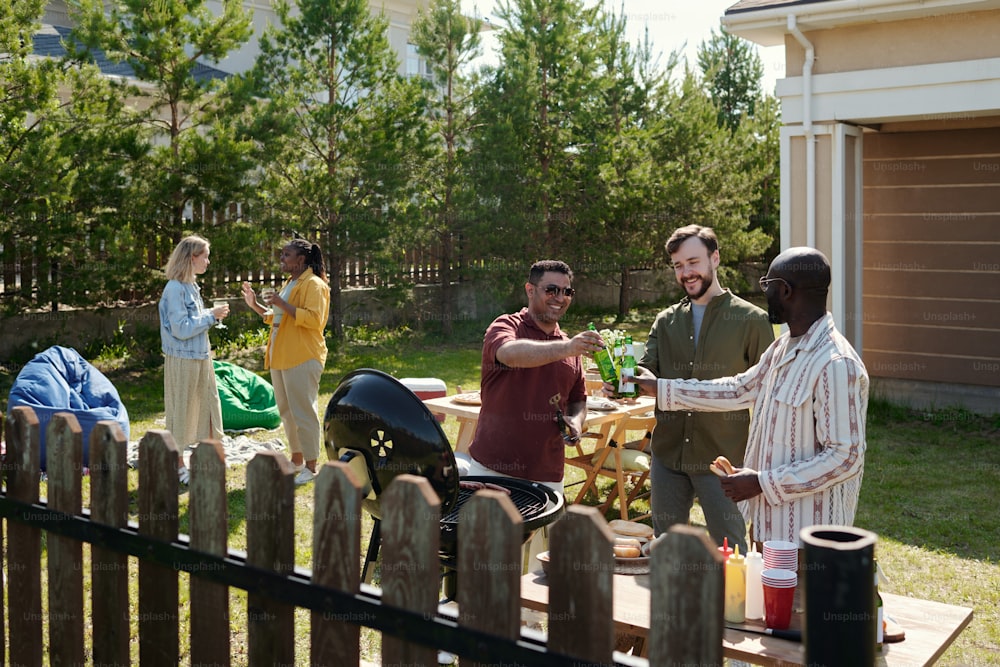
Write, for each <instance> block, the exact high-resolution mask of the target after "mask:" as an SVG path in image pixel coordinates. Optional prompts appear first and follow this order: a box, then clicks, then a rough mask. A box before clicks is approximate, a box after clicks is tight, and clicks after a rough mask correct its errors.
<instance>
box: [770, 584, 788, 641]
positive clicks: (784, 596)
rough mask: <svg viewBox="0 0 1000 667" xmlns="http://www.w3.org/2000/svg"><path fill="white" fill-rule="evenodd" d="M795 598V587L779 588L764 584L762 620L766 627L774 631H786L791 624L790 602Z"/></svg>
mask: <svg viewBox="0 0 1000 667" xmlns="http://www.w3.org/2000/svg"><path fill="white" fill-rule="evenodd" d="M794 598H795V586H791V587H787V588H779V587H777V586H769V585H768V584H764V618H765V619H766V622H767V627H769V628H772V629H774V630H787V629H788V626H789V625H790V624H791V622H792V600H793V599H794Z"/></svg>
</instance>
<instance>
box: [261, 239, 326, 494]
mask: <svg viewBox="0 0 1000 667" xmlns="http://www.w3.org/2000/svg"><path fill="white" fill-rule="evenodd" d="M280 267H281V272H282V273H287V274H288V275H289V279H288V281H287V282H285V284H284V285H282V286H281V289H280V290H279V291H278V293H277V294H275V295H274V296H271V297H269V298H267V299H266V303H264V304H261V303H258V301H257V295H256V294H254V291H253V287H251V285H250V283H246V282H245V283H243V300H244V301H246V304H247V305H248V306H250V308H251V310H253V311H254V312H255V313H257V314H258V315H262V316H263V317H264V322H265V323H267V324H270V325H271V336H270V339H269V341H268V344H267V352H266V354H265V357H264V367H265V368H270V369H271V384H272V385H274V399H275V403H277V405H278V412H279V413H280V414H281V424H282V426H284V427H285V436H286V437H287V438H288V447H289V449H290V450H291V451H292V464H293V465H294V466H295V469H296V471H297V473H298V474H297V475H296V477H295V483H296V484H306V483H307V482H311V481H312V480H313V477H315V475H316V459H318V458H319V449H320V443H321V441H322V433H321V430H320V421H319V414H318V413H317V411H316V400H317V398H318V397H319V380H320V375H322V373H323V367H324V366H325V365H326V339H325V338H324V336H323V329H324V328H325V327H326V322H327V318H328V317H329V314H330V286H329V285H328V284H327V278H326V268H325V267H324V265H323V253H322V251H321V250H320V248H319V246H318V245H316V244H315V243H310V242H309V241H306V240H305V239H295V240H293V241H290V242H289V243H288V244H287V245H285V247H284V248H282V249H281V257H280Z"/></svg>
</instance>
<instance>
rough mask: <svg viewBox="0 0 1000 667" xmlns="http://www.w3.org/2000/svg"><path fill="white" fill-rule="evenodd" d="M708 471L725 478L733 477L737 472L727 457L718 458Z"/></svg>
mask: <svg viewBox="0 0 1000 667" xmlns="http://www.w3.org/2000/svg"><path fill="white" fill-rule="evenodd" d="M708 469H709V470H711V471H712V472H714V473H715V474H716V475H718V476H719V477H725V476H727V475H732V474H733V473H734V472H736V469H735V468H734V467H733V464H732V463H730V462H729V459H727V458H726V457H725V456H716V457H715V460H714V461H712V462H711V463H709V464H708Z"/></svg>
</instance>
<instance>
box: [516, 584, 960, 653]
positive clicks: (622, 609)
mask: <svg viewBox="0 0 1000 667" xmlns="http://www.w3.org/2000/svg"><path fill="white" fill-rule="evenodd" d="M613 581H614V583H613V586H614V591H613V595H614V602H613V618H614V622H615V629H616V630H617V631H619V632H622V633H626V634H630V635H634V636H636V637H637V638H638V640H639V641H637V643H636V649H637V652H638V653H639V654H640V655H644V654H645V652H644V643H643V640H644V639H645V637H646V636H647V635H648V634H649V626H650V620H649V619H650V581H649V575H644V574H639V575H624V574H616V575H614V578H613ZM796 595H798V591H796ZM882 600H883V604H884V605H885V606H884V608H885V614H887V615H888V616H890V617H891V618H892V619H893V620H894V621H895V622H896V623H897V624H898V625H899V626H900V627H901V628H902V629H903V630H904V631H905V633H906V638H905V639H904V640H903V641H901V642H897V643H887V644H884V645H883V648H882V652H881V655H880V657H879V660H878V663H877V664H879V665H887V666H888V667H893V666H898V667H903V666H905V667H914V666H920V665H931V664H933V663H934V662H935V661H937V660H938V658H940V657H941V654H942V653H944V651H945V649H947V648H948V647H949V646H950V645H951V644H952V643H953V642H954V641H955V639H956V638H957V637H958V635H959V634H960V633H961V632H962V630H963V629H965V627H966V626H967V625H969V622H970V621H971V620H972V610H971V609H969V608H966V607H958V606H955V605H950V604H944V603H941V602H933V601H931V600H919V599H916V598H911V597H907V596H903V595H892V594H890V593H884V592H883V593H882ZM548 602H549V584H548V577H546V575H545V574H543V573H542V572H541V571H538V572H531V573H528V574H526V575H524V576H523V577H521V606H522V607H524V608H527V609H534V610H536V611H547V610H548ZM796 606H797V610H796V613H794V614H793V618H792V625H791V628H793V629H801V627H802V616H803V614H802V610H801V604H798V603H797V605H796ZM750 625H753V624H752V623H751V624H750ZM757 625H760V627H761V628H763V627H764V626H763V625H762V624H760V623H758V624H757ZM722 649H723V654H724V655H725V656H726V657H727V658H731V659H736V660H743V661H746V662H750V663H753V664H755V665H774V666H780V667H785V666H791V665H801V664H803V662H804V659H805V655H804V651H803V647H802V644H801V643H799V642H795V641H790V640H787V639H778V638H776V637H771V636H768V635H763V634H758V633H755V632H751V631H748V630H731V629H726V630H725V632H724V633H723V637H722Z"/></svg>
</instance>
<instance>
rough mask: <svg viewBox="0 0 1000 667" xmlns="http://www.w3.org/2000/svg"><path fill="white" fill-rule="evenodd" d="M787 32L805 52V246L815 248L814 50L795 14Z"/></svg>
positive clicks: (803, 114)
mask: <svg viewBox="0 0 1000 667" xmlns="http://www.w3.org/2000/svg"><path fill="white" fill-rule="evenodd" d="M788 32H790V33H791V34H792V37H794V38H795V39H796V41H797V42H798V43H799V44H801V45H802V48H804V49H805V50H806V57H805V61H803V63H802V129H803V131H804V132H805V138H806V245H807V246H809V247H810V248H815V247H816V137H815V136H814V135H813V126H812V71H813V61H815V60H816V49H815V48H813V45H812V42H810V41H809V40H808V39H806V36H805V35H803V34H802V31H801V30H799V27H798V25H797V24H796V21H795V14H789V15H788Z"/></svg>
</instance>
